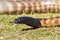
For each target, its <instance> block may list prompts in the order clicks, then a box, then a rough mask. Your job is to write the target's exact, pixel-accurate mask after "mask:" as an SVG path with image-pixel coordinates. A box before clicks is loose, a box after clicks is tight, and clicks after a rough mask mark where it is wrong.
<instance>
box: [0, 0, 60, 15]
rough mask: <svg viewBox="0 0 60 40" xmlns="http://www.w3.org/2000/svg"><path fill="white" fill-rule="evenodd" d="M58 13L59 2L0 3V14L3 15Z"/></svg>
mask: <svg viewBox="0 0 60 40" xmlns="http://www.w3.org/2000/svg"><path fill="white" fill-rule="evenodd" d="M23 12H26V13H31V12H32V13H47V12H49V13H60V1H59V0H54V1H53V0H46V1H44V0H41V1H37V2H36V1H16V2H13V1H10V2H9V1H7V2H0V14H4V13H13V14H15V13H23Z"/></svg>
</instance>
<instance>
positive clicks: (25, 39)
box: [0, 13, 60, 40]
mask: <svg viewBox="0 0 60 40" xmlns="http://www.w3.org/2000/svg"><path fill="white" fill-rule="evenodd" d="M20 16H29V17H33V18H43V17H44V18H52V17H56V16H60V14H59V13H56V14H55V13H47V14H28V15H26V14H25V13H23V14H21V15H18V14H17V15H0V40H60V27H49V28H38V29H34V30H24V31H22V29H23V28H30V26H27V25H25V24H14V23H13V20H14V19H15V18H18V17H20Z"/></svg>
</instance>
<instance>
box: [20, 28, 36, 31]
mask: <svg viewBox="0 0 60 40" xmlns="http://www.w3.org/2000/svg"><path fill="white" fill-rule="evenodd" d="M35 29H37V28H26V29H22V30H21V31H28V30H35Z"/></svg>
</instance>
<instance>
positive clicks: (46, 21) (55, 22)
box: [13, 17, 60, 28]
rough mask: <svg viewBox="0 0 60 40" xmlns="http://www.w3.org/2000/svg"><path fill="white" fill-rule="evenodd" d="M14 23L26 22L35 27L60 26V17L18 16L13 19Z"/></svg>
mask: <svg viewBox="0 0 60 40" xmlns="http://www.w3.org/2000/svg"><path fill="white" fill-rule="evenodd" d="M13 23H15V24H26V25H29V26H31V27H33V28H39V27H51V26H60V17H54V18H32V17H19V18H16V19H15V20H14V21H13Z"/></svg>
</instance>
